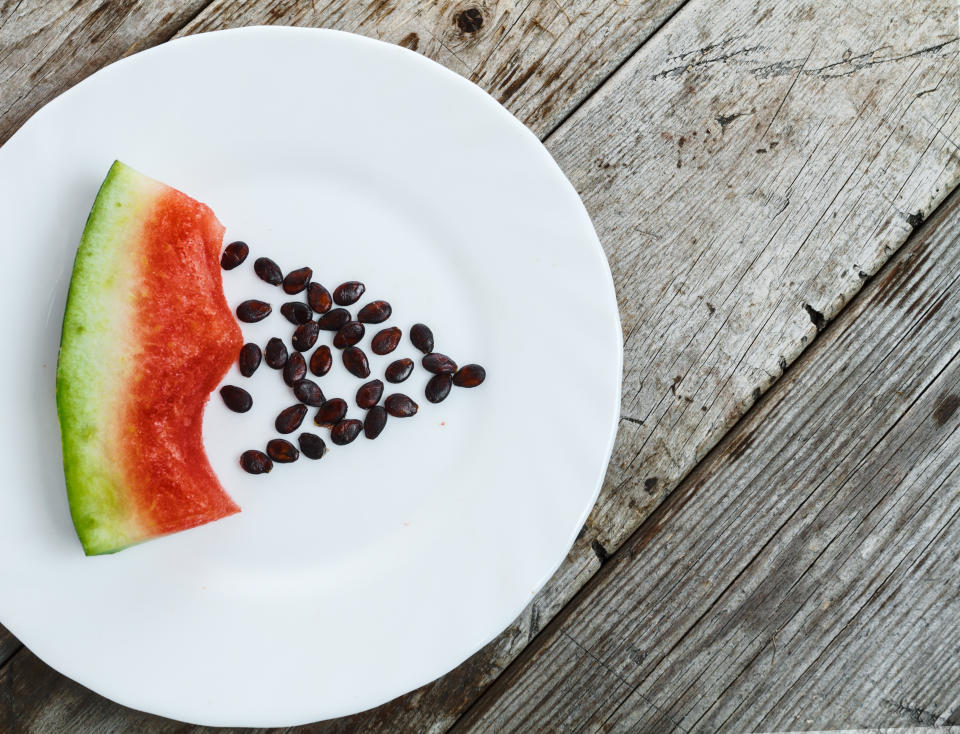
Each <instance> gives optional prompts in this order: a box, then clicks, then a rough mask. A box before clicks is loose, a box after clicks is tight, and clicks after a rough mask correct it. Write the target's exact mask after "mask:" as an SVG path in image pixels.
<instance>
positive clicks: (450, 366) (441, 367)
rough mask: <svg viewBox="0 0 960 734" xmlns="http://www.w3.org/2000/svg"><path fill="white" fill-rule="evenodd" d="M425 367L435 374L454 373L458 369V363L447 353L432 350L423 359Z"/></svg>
mask: <svg viewBox="0 0 960 734" xmlns="http://www.w3.org/2000/svg"><path fill="white" fill-rule="evenodd" d="M422 364H423V368H424V369H425V370H426V371H427V372H432V373H433V374H435V375H452V374H453V373H454V372H456V371H457V363H456V362H454V361H453V360H452V359H450V357H448V356H447V355H446V354H440V352H431V353H430V354H428V355H427V356H426V357H424V358H423V360H422Z"/></svg>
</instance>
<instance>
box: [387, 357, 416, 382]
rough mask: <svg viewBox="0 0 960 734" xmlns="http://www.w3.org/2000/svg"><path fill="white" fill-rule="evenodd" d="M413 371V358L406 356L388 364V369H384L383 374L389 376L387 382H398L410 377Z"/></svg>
mask: <svg viewBox="0 0 960 734" xmlns="http://www.w3.org/2000/svg"><path fill="white" fill-rule="evenodd" d="M411 372H413V360H412V359H407V358H406V357H404V358H403V359H398V360H395V361H393V362H391V363H390V364H388V365H387V369H385V370H384V371H383V376H384V377H386V378H387V382H393V383H397V382H403V381H404V380H406V379H407V378H408V377H410V373H411Z"/></svg>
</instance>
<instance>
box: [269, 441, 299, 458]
mask: <svg viewBox="0 0 960 734" xmlns="http://www.w3.org/2000/svg"><path fill="white" fill-rule="evenodd" d="M267 455H268V456H269V457H270V458H271V459H273V460H274V461H276V462H277V463H279V464H289V463H291V462H293V461H296V460H297V459H299V458H300V452H299V451H297V447H296V446H294V445H293V444H292V443H290V442H289V441H288V440H287V439H285V438H274V439H271V440H269V441H267Z"/></svg>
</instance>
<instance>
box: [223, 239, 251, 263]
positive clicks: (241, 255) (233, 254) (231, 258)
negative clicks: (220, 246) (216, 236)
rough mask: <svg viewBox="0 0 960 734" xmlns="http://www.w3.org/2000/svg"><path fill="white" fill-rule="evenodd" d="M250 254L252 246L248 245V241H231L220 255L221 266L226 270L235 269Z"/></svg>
mask: <svg viewBox="0 0 960 734" xmlns="http://www.w3.org/2000/svg"><path fill="white" fill-rule="evenodd" d="M249 254H250V248H249V247H247V243H246V242H240V241H237V242H231V243H230V244H229V245H227V247H226V249H224V251H223V254H222V255H221V256H220V267H221V268H223V269H224V270H233V269H234V268H235V267H237V266H238V265H239V264H240V263H242V262H243V261H244V260H246V259H247V255H249Z"/></svg>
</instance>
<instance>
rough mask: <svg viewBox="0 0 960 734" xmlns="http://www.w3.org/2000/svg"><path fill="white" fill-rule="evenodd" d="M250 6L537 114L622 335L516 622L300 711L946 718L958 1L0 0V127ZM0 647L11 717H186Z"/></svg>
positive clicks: (392, 725)
mask: <svg viewBox="0 0 960 734" xmlns="http://www.w3.org/2000/svg"><path fill="white" fill-rule="evenodd" d="M264 23H276V24H290V25H307V26H322V27H331V28H340V29H343V30H349V31H353V32H356V33H362V34H366V35H370V36H375V37H378V38H381V39H384V40H386V41H390V42H393V43H398V44H401V45H403V46H407V47H408V48H411V49H414V50H416V51H418V52H420V53H422V54H425V55H427V56H429V57H431V58H433V59H436V60H437V61H439V62H440V63H442V64H445V65H446V66H448V67H450V68H451V69H453V70H455V71H457V72H458V73H460V74H463V75H464V76H466V77H468V78H469V79H472V80H473V81H475V82H476V83H477V84H479V85H480V86H482V87H483V88H484V89H486V90H487V91H489V92H490V94H492V95H493V96H494V97H495V98H497V99H498V100H500V102H502V103H503V104H504V105H505V106H506V107H507V108H509V109H510V110H511V111H512V112H513V113H514V114H515V115H517V116H518V117H519V118H520V119H521V120H523V121H524V122H525V123H526V124H527V125H529V126H530V127H531V128H532V129H533V130H534V131H535V132H536V133H537V134H538V135H539V136H540V137H541V138H542V139H543V141H544V143H545V144H546V146H547V147H548V149H549V150H550V152H551V153H552V154H553V156H554V157H555V158H556V160H557V161H558V163H559V164H560V166H561V167H562V168H563V170H564V171H565V172H566V174H567V175H568V176H569V177H570V179H571V181H572V182H573V184H574V186H576V188H577V190H578V191H579V192H580V195H581V196H582V197H583V200H584V202H585V203H586V206H587V208H588V210H589V211H590V214H591V216H592V217H593V221H594V223H595V225H596V228H597V231H598V233H599V235H600V239H601V241H602V242H603V245H604V247H605V249H606V252H607V256H608V258H609V260H610V266H611V268H612V270H613V275H614V279H615V281H616V286H617V293H618V296H619V304H620V313H621V317H622V319H623V329H624V338H625V350H626V367H625V374H624V390H623V406H622V414H623V417H622V419H621V425H620V432H619V438H618V441H617V445H616V449H615V452H614V456H613V460H612V462H611V464H610V468H609V471H608V473H607V478H606V483H605V485H604V488H603V492H602V494H601V496H600V499H599V501H598V503H597V505H596V507H595V508H594V510H593V513H592V514H591V516H590V518H589V520H588V522H587V524H586V525H585V526H584V528H583V531H582V533H581V534H580V537H579V538H578V540H577V542H576V544H575V545H574V547H573V549H572V550H571V551H570V553H569V555H568V556H567V558H566V560H565V562H564V564H563V566H562V567H561V568H560V570H559V571H558V572H557V573H556V575H555V576H554V578H553V579H552V580H551V581H550V582H549V583H548V584H547V586H546V587H545V588H544V589H543V590H542V591H541V592H540V594H539V595H538V596H537V597H536V598H535V599H534V600H533V601H532V602H531V603H530V605H529V607H528V608H527V610H526V611H525V612H524V613H523V615H522V616H521V617H520V618H518V619H517V620H516V621H515V622H514V623H513V624H512V625H511V626H510V627H509V628H508V629H507V630H506V631H505V632H504V633H503V634H502V635H500V637H499V638H497V639H496V640H495V641H494V642H492V643H490V644H489V645H488V646H487V647H486V648H484V649H483V650H481V651H480V652H478V653H477V654H476V655H474V656H473V657H472V658H471V659H470V660H468V661H467V662H465V663H463V665H461V666H460V667H459V668H458V669H456V670H454V671H453V672H451V673H450V674H448V675H446V676H445V677H443V678H441V679H440V680H438V681H436V682H434V683H431V684H430V685H428V686H425V687H424V688H422V689H420V690H418V691H415V692H413V693H411V694H409V695H407V696H404V697H402V698H400V699H397V700H395V701H393V702H391V703H388V704H386V705H384V706H381V707H380V708H378V709H376V710H373V711H368V712H366V713H363V714H358V715H356V716H352V717H349V718H346V719H340V720H337V721H331V722H325V723H323V724H317V725H313V726H310V727H307V728H305V729H304V731H306V730H309V731H311V732H335V731H342V732H347V731H356V732H401V731H410V732H442V731H448V730H452V731H455V732H467V731H471V732H473V731H490V732H508V731H511V732H512V731H516V732H533V731H546V732H552V731H571V732H574V731H576V732H581V731H584V732H592V731H603V732H628V731H630V732H674V731H676V732H694V731H695V732H701V731H718V730H719V731H731V732H742V731H777V730H809V729H827V728H841V727H851V728H852V727H880V726H891V727H892V726H908V725H918V724H924V725H932V724H939V725H943V724H947V723H960V655H958V650H960V593H958V588H960V584H958V575H960V491H958V489H960V432H958V427H960V411H958V408H960V358H958V355H960V319H958V316H960V285H958V282H960V194H956V195H953V196H951V191H952V190H953V189H954V188H955V187H956V186H957V183H958V177H960V147H958V141H960V137H957V127H958V125H960V111H958V103H960V64H958V51H960V42H958V33H960V29H958V17H957V8H956V6H955V4H954V2H952V0H925V1H924V0H899V1H894V0H887V1H885V2H884V1H881V0H855V1H847V0H845V1H844V2H832V1H828V0H782V1H781V2H772V1H770V0H761V1H760V2H755V1H754V0H645V1H644V2H641V1H640V0H515V1H510V0H503V1H502V2H498V1H497V0H462V1H461V0H445V1H444V2H418V1H417V0H376V1H374V2H354V1H353V0H314V2H295V1H294V0H242V1H240V2H237V1H233V0H231V1H228V0H213V1H212V2H210V1H209V0H186V1H184V2H175V1H174V0H143V1H142V2H138V3H121V2H106V1H104V0H74V1H72V2H67V1H66V0H55V1H50V2H45V1H44V0H0V115H2V117H0V142H2V141H4V140H6V139H7V138H8V137H9V136H10V135H11V134H12V133H13V132H14V131H15V130H16V129H17V127H19V126H20V125H21V124H22V123H23V121H24V120H25V119H26V118H27V117H28V116H29V115H30V114H31V113H32V112H34V111H35V110H36V109H38V108H39V107H40V106H41V105H42V104H44V103H45V102H46V101H48V100H49V99H50V98H51V97H53V96H54V95H56V94H57V93H59V92H61V91H63V90H64V89H66V88H68V87H69V86H71V85H73V84H75V83H76V82H77V81H79V80H80V79H82V78H83V77H85V76H87V75H88V74H90V73H92V72H93V71H95V70H96V69H98V68H100V67H102V66H104V65H105V64H107V63H109V62H111V61H113V60H115V59H117V58H119V57H122V56H125V55H128V54H131V53H134V52H136V51H139V50H141V49H144V48H146V47H148V46H152V45H154V44H157V43H160V42H163V41H165V40H167V39H169V38H173V37H176V36H179V35H184V34H190V33H196V32H200V31H208V30H214V29H218V28H229V27H235V26H241V25H250V24H264ZM11 246H15V244H11ZM0 666H2V667H0V731H2V732H21V731H23V732H74V731H76V732H173V731H176V732H184V731H199V729H197V728H194V727H188V726H185V725H182V724H178V723H176V722H173V721H169V720H164V719H159V718H156V717H153V716H148V715H145V714H141V713H138V712H135V711H131V710H128V709H125V708H123V707H121V706H118V705H115V704H113V703H111V702H109V701H107V700H105V699H103V698H101V697H99V696H97V695H95V694H93V693H91V692H89V691H87V690H86V689H84V688H83V687H81V686H79V685H77V684H75V683H73V682H71V681H70V680H67V679H66V678H64V677H62V676H60V675H59V674H57V673H55V672H54V671H52V670H51V669H50V668H48V667H47V666H46V665H44V664H43V663H42V662H40V661H39V660H38V659H37V658H36V657H34V656H33V655H32V654H31V653H30V651H29V650H27V649H26V648H24V647H22V646H21V645H20V643H19V642H17V641H16V640H15V639H14V638H12V636H10V635H9V633H7V632H5V631H4V630H2V628H0Z"/></svg>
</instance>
